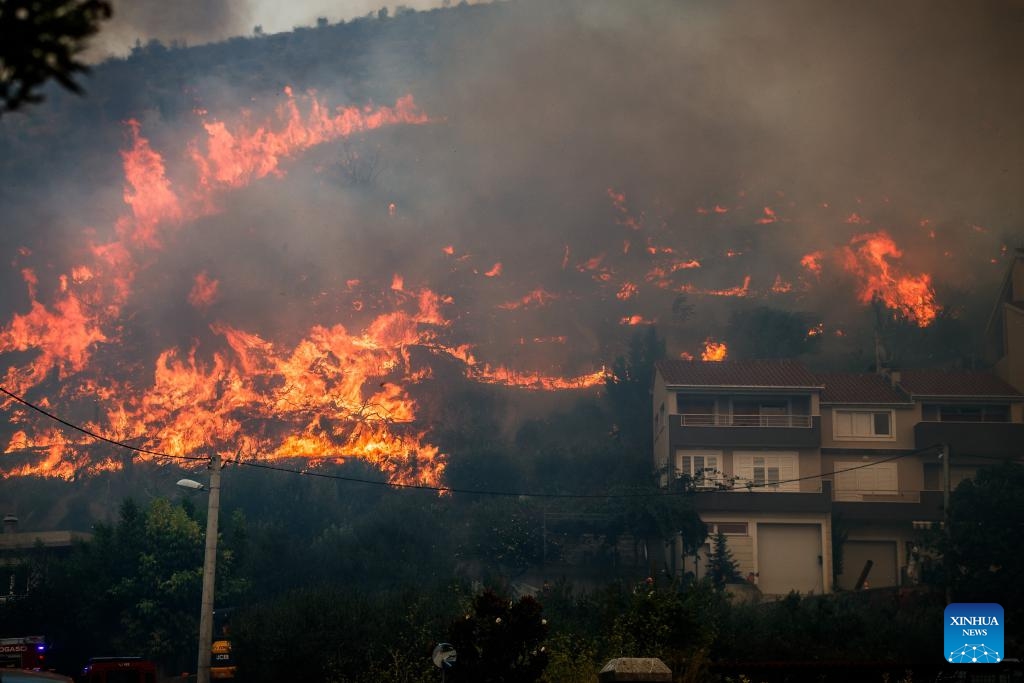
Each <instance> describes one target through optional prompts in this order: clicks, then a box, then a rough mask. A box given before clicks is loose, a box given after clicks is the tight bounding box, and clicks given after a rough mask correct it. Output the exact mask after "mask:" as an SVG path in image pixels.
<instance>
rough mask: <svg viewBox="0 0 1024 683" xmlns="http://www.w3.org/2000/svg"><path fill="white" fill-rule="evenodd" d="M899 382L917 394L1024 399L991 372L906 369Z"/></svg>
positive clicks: (906, 389) (903, 387)
mask: <svg viewBox="0 0 1024 683" xmlns="http://www.w3.org/2000/svg"><path fill="white" fill-rule="evenodd" d="M899 385H900V388H902V389H903V390H904V391H906V392H907V393H908V394H911V395H913V396H941V397H964V398H1010V399H1024V394H1021V393H1020V392H1019V391H1017V390H1016V389H1014V388H1013V387H1011V386H1010V385H1009V384H1007V383H1006V382H1004V381H1003V380H1002V379H1000V378H999V377H997V376H996V375H993V374H992V373H990V372H973V371H968V370H902V371H900V379H899Z"/></svg>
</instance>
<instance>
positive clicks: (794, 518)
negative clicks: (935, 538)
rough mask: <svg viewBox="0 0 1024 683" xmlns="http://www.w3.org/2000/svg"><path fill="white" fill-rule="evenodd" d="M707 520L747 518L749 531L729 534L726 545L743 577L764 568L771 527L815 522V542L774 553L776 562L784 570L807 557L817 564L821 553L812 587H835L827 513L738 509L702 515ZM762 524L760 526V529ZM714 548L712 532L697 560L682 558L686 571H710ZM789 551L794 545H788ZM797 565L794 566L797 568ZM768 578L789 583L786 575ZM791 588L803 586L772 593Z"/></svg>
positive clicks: (816, 589)
mask: <svg viewBox="0 0 1024 683" xmlns="http://www.w3.org/2000/svg"><path fill="white" fill-rule="evenodd" d="M701 518H702V519H703V520H704V522H705V523H707V524H712V523H718V522H744V523H746V524H747V535H745V536H739V535H727V536H726V545H727V547H728V548H729V551H730V552H731V553H732V558H733V560H734V561H735V562H736V565H737V570H738V573H739V575H740V576H741V577H746V576H747V575H748V574H750V573H754V574H760V573H761V570H762V568H763V567H762V561H763V560H764V559H765V558H766V556H765V553H770V552H771V548H768V547H765V546H764V544H763V539H764V537H766V536H768V535H769V533H770V531H771V530H773V529H779V528H780V527H785V526H787V525H793V526H795V527H800V528H805V527H807V526H814V527H816V528H817V533H816V534H815V535H814V539H813V542H810V543H807V544H806V547H804V548H803V549H802V550H797V552H795V553H793V552H789V551H787V552H783V553H780V554H779V555H773V556H772V558H771V559H772V560H773V565H774V566H775V567H776V568H777V569H778V568H779V567H780V566H781V567H782V568H783V571H784V570H785V567H786V565H788V564H792V563H793V562H804V564H806V563H807V561H808V558H809V560H810V561H812V562H814V563H815V564H817V563H818V561H819V560H818V557H819V555H820V556H821V560H820V564H817V566H818V568H819V570H820V577H816V585H815V587H814V588H813V591H814V592H815V593H821V592H823V591H824V592H826V593H827V592H830V591H831V590H832V553H831V550H830V549H831V547H832V526H831V517H830V516H828V515H797V514H773V515H761V514H758V515H750V514H738V513H723V512H715V513H707V514H704V515H702V516H701ZM759 526H760V529H759ZM766 527H767V528H766ZM759 531H760V532H761V533H760V537H761V539H762V543H761V546H760V547H759V544H758V540H759ZM713 548H714V537H713V536H711V535H709V536H708V539H707V541H706V542H705V545H704V550H703V551H701V552H700V553H699V555H698V558H697V560H696V561H694V558H692V557H688V558H683V559H682V560H681V562H680V564H679V566H681V567H683V570H684V571H690V572H695V574H696V576H697V577H698V578H699V577H703V576H705V575H706V573H707V563H708V557H709V555H710V553H711V552H712V550H713ZM789 550H790V551H791V550H792V549H789ZM795 570H796V567H794V571H795ZM765 578H766V579H767V580H768V582H769V583H768V584H767V586H766V587H768V588H772V586H773V585H774V586H776V587H778V586H779V585H780V582H781V585H786V577H785V576H784V575H781V576H780V575H776V576H772V577H765ZM760 582H761V578H760V577H759V579H758V583H759V584H760ZM790 589H796V590H801V587H800V586H796V585H788V586H786V587H785V588H783V589H782V590H781V591H779V592H773V593H771V594H773V595H784V594H785V593H788V592H789V590H790ZM801 592H804V593H806V592H808V591H807V589H806V587H803V590H802V591H801Z"/></svg>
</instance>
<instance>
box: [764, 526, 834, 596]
mask: <svg viewBox="0 0 1024 683" xmlns="http://www.w3.org/2000/svg"><path fill="white" fill-rule="evenodd" d="M820 558H821V526H820V525H818V524H758V525H757V571H758V574H759V576H758V586H759V587H760V588H761V591H762V592H764V593H768V594H778V595H784V594H786V593H789V592H790V591H794V590H795V591H798V592H800V593H811V592H814V593H822V592H824V582H823V580H822V573H821V569H822V567H821V559H820Z"/></svg>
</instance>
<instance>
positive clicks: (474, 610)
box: [448, 590, 548, 683]
mask: <svg viewBox="0 0 1024 683" xmlns="http://www.w3.org/2000/svg"><path fill="white" fill-rule="evenodd" d="M547 633H548V624H547V620H546V619H544V617H543V608H542V607H541V604H540V603H539V602H537V601H536V600H535V599H534V598H532V597H530V596H529V595H526V596H523V597H521V598H519V600H511V599H509V598H507V597H504V596H501V595H498V594H497V593H495V592H494V591H491V590H485V591H484V592H483V593H481V594H479V595H477V596H476V597H475V598H473V604H472V607H471V611H470V612H469V613H467V614H466V615H465V616H464V617H463V618H459V619H456V620H455V622H454V623H453V624H452V625H451V628H450V629H449V631H448V637H449V641H450V642H451V644H452V645H454V646H455V651H456V656H457V660H456V663H455V665H454V666H453V667H452V670H451V680H452V681H456V682H459V681H472V682H473V683H513V682H514V683H531V682H532V681H536V680H539V679H540V677H541V675H542V674H543V673H544V669H545V667H546V666H547V663H548V652H547V649H546V647H545V646H544V639H545V638H546V637H547Z"/></svg>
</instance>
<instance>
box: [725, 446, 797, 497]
mask: <svg viewBox="0 0 1024 683" xmlns="http://www.w3.org/2000/svg"><path fill="white" fill-rule="evenodd" d="M733 458H734V459H735V470H736V476H737V477H738V479H737V481H736V487H735V488H737V489H740V490H742V489H743V488H744V487H748V488H749V489H750V490H751V491H799V490H800V482H799V481H796V479H797V478H798V477H799V476H800V473H799V468H798V466H797V454H796V453H740V452H737V453H735V454H734V456H733Z"/></svg>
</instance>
